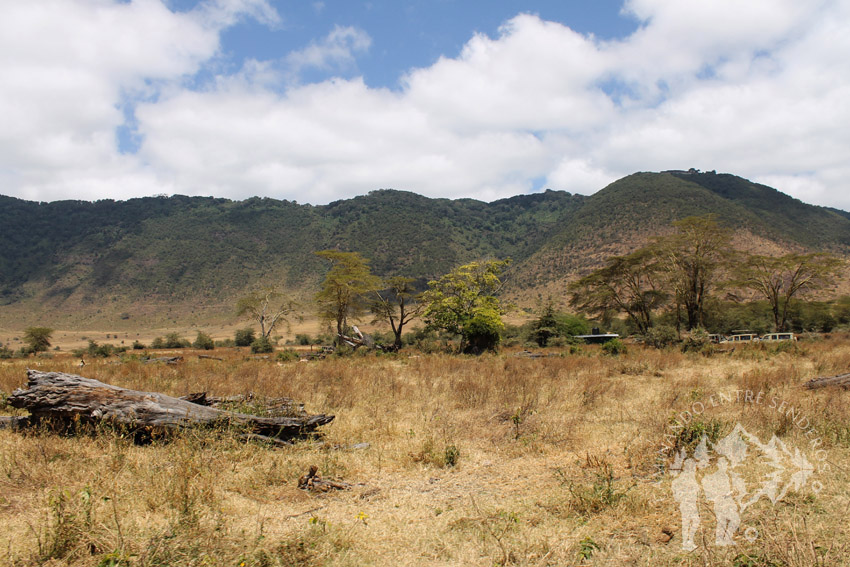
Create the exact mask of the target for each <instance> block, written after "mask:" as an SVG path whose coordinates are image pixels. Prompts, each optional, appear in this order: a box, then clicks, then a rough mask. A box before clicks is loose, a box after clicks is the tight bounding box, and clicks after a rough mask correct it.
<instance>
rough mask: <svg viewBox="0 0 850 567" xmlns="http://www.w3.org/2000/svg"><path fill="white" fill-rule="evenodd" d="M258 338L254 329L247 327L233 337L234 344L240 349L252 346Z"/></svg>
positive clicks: (238, 330)
mask: <svg viewBox="0 0 850 567" xmlns="http://www.w3.org/2000/svg"><path fill="white" fill-rule="evenodd" d="M256 338H257V337H256V335H255V334H254V329H252V328H251V327H247V328H245V329H237V331H236V333H235V334H234V335H233V342H234V344H235V345H236V346H238V347H243V346H251V343H253V342H254V339H256Z"/></svg>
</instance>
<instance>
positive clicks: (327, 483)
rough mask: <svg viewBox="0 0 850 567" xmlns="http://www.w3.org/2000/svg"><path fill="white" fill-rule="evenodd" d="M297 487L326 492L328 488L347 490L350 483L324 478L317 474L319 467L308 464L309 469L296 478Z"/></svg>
mask: <svg viewBox="0 0 850 567" xmlns="http://www.w3.org/2000/svg"><path fill="white" fill-rule="evenodd" d="M298 488H300V489H301V490H309V491H310V492H328V491H329V490H348V489H350V488H351V485H350V484H348V483H345V482H335V481H333V480H325V479H323V478H322V477H321V476H319V467H317V466H316V465H311V466H310V471H309V472H308V473H307V474H305V475H304V476H302V477H301V478H299V479H298Z"/></svg>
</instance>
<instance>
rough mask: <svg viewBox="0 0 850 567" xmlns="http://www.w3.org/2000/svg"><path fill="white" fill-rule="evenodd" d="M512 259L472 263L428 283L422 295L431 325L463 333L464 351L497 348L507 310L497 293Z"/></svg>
mask: <svg viewBox="0 0 850 567" xmlns="http://www.w3.org/2000/svg"><path fill="white" fill-rule="evenodd" d="M509 263H510V260H488V261H486V262H472V263H469V264H465V265H463V266H460V267H458V268H455V269H454V270H452V271H451V272H450V273H448V274H446V275H444V276H442V277H441V278H440V279H438V280H435V281H431V282H428V288H429V289H428V290H427V291H426V292H425V293H423V294H422V302H423V303H424V304H425V311H424V313H423V317H424V319H425V321H426V323H427V324H428V326H429V327H431V328H433V329H443V330H445V331H448V332H450V333H454V334H458V335H460V336H461V350H462V351H463V352H471V353H479V352H482V351H484V350H495V349H496V348H497V347H498V345H499V342H500V341H501V335H502V332H503V331H504V329H505V325H504V323H503V322H502V315H504V314H505V309H504V307H503V306H502V305H501V303H500V301H499V300H498V298H496V296H495V294H496V293H497V292H498V291H499V290H500V289H501V287H502V281H501V279H500V277H499V276H500V275H501V274H502V271H503V270H504V269H505V268H506V267H507V266H508V264H509Z"/></svg>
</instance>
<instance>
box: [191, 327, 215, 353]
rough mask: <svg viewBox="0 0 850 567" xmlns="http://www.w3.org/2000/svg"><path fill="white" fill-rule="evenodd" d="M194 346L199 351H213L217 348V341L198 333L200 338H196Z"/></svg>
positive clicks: (201, 332) (200, 332) (203, 333)
mask: <svg viewBox="0 0 850 567" xmlns="http://www.w3.org/2000/svg"><path fill="white" fill-rule="evenodd" d="M192 346H193V347H194V348H197V349H203V350H212V349H214V348H215V341H213V339H212V337H211V336H209V335H208V334H206V333H205V332H203V331H198V336H197V337H195V342H193V343H192Z"/></svg>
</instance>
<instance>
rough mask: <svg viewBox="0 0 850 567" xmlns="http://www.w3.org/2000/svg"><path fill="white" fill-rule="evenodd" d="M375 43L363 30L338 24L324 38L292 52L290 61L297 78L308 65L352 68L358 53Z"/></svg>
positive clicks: (290, 66) (288, 58) (287, 61)
mask: <svg viewBox="0 0 850 567" xmlns="http://www.w3.org/2000/svg"><path fill="white" fill-rule="evenodd" d="M371 44H372V38H371V37H369V34H367V33H366V32H365V31H363V30H360V29H357V28H355V27H351V26H347V27H342V26H334V29H333V30H331V32H330V33H329V34H328V35H327V36H326V37H325V38H323V39H322V40H321V41H319V42H314V43H312V44H310V45H308V46H307V47H305V48H304V49H302V50H299V51H293V52H292V53H290V54H289V55H288V56H287V57H286V64H287V66H288V67H289V72H290V73H291V74H292V75H293V76H294V77H296V78H297V77H298V74H299V73H301V72H302V71H303V70H304V69H307V68H311V67H312V68H316V69H321V70H326V71H327V70H330V71H340V70H348V69H352V68H354V67H355V66H356V59H355V56H356V54H357V53H363V52H364V51H366V50H367V49H369V46H370V45H371Z"/></svg>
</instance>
